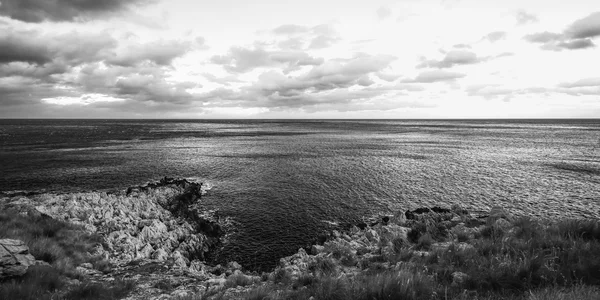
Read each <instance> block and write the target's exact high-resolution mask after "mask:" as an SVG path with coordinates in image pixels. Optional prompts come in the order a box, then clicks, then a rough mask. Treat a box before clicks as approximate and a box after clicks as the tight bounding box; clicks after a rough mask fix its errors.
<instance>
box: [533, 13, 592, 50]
mask: <svg viewBox="0 0 600 300" xmlns="http://www.w3.org/2000/svg"><path fill="white" fill-rule="evenodd" d="M598 36H600V12H595V13H592V14H590V15H589V16H587V17H585V18H582V19H579V20H577V21H575V22H573V23H572V24H571V25H569V26H568V27H567V28H566V29H565V30H564V31H563V32H562V33H554V32H548V31H545V32H538V33H533V34H528V35H526V36H524V37H523V38H524V39H525V40H526V41H529V42H531V43H540V44H542V45H541V48H542V49H544V50H552V51H561V50H565V49H566V50H576V49H586V48H593V47H595V46H596V45H595V44H594V42H593V41H592V38H595V37H598Z"/></svg>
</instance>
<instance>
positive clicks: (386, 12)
mask: <svg viewBox="0 0 600 300" xmlns="http://www.w3.org/2000/svg"><path fill="white" fill-rule="evenodd" d="M391 15H392V10H391V9H390V8H389V7H387V6H381V7H379V8H378V9H377V18H379V20H385V19H387V18H389V17H390V16H391Z"/></svg>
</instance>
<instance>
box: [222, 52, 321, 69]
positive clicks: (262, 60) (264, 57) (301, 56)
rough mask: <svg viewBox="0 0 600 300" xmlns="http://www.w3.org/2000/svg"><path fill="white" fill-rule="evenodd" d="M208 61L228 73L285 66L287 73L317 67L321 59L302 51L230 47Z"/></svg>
mask: <svg viewBox="0 0 600 300" xmlns="http://www.w3.org/2000/svg"><path fill="white" fill-rule="evenodd" d="M210 61H211V62H212V63H214V64H217V65H222V66H223V68H224V69H225V70H226V71H228V72H230V73H246V72H249V71H252V70H254V69H256V68H261V67H281V66H285V67H287V68H288V71H293V70H296V69H297V68H299V67H301V66H310V65H318V64H321V63H322V62H323V59H320V58H315V57H312V56H310V55H308V54H307V53H305V52H302V51H285V50H275V51H269V50H266V49H264V48H260V47H255V48H244V47H232V48H231V49H230V50H229V53H227V54H226V55H215V56H213V57H212V58H211V59H210Z"/></svg>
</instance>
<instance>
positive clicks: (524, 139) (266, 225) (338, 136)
mask: <svg viewBox="0 0 600 300" xmlns="http://www.w3.org/2000/svg"><path fill="white" fill-rule="evenodd" d="M164 176H169V177H179V178H189V179H193V180H197V181H201V182H203V183H204V185H205V187H206V188H207V189H208V191H207V193H206V194H205V195H204V196H203V198H202V200H201V201H202V205H203V206H204V207H206V209H212V210H218V211H219V215H221V216H227V217H229V218H230V220H232V222H233V224H234V225H235V226H234V229H233V230H232V232H231V233H230V235H229V238H228V239H227V241H226V242H225V244H224V245H223V248H222V249H223V251H221V252H220V253H221V256H220V258H221V259H222V260H224V261H225V260H236V261H238V262H239V263H241V264H242V265H244V266H245V267H246V268H249V269H257V270H260V269H266V268H270V267H273V266H274V265H275V264H276V263H277V261H278V259H279V258H280V257H283V256H286V255H290V254H292V253H295V252H296V251H297V250H298V249H299V248H300V247H309V246H310V245H311V244H312V243H314V242H315V239H316V237H318V236H319V235H320V234H323V232H324V231H326V230H331V228H332V226H334V227H335V226H337V225H339V224H352V223H353V222H360V221H364V220H370V219H373V218H377V217H378V216H383V215H389V214H394V213H396V212H398V211H405V210H408V209H415V208H418V207H429V206H434V205H438V206H443V207H450V206H451V205H453V204H459V205H461V206H462V207H464V208H466V209H468V210H470V211H473V212H485V211H487V210H489V209H490V208H491V207H493V206H501V207H504V208H505V209H507V210H509V211H510V212H511V213H513V214H515V215H523V216H533V217H538V218H600V119H552V120H540V119H536V120H504V119H503V120H73V119H68V120H56V119H53V120H41V119H33V120H12V119H4V120H0V192H2V193H4V194H10V193H15V192H18V191H31V192H40V193H69V192H80V191H114V190H124V189H126V188H127V187H129V186H137V185H140V184H145V183H147V182H152V181H156V180H159V179H160V178H162V177H164Z"/></svg>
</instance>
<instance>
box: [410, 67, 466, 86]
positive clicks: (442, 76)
mask: <svg viewBox="0 0 600 300" xmlns="http://www.w3.org/2000/svg"><path fill="white" fill-rule="evenodd" d="M463 77H465V74H462V73H457V72H449V71H445V70H431V71H423V72H421V73H419V75H417V77H415V78H414V79H404V80H402V82H405V83H434V82H445V81H454V80H456V79H458V78H463Z"/></svg>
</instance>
